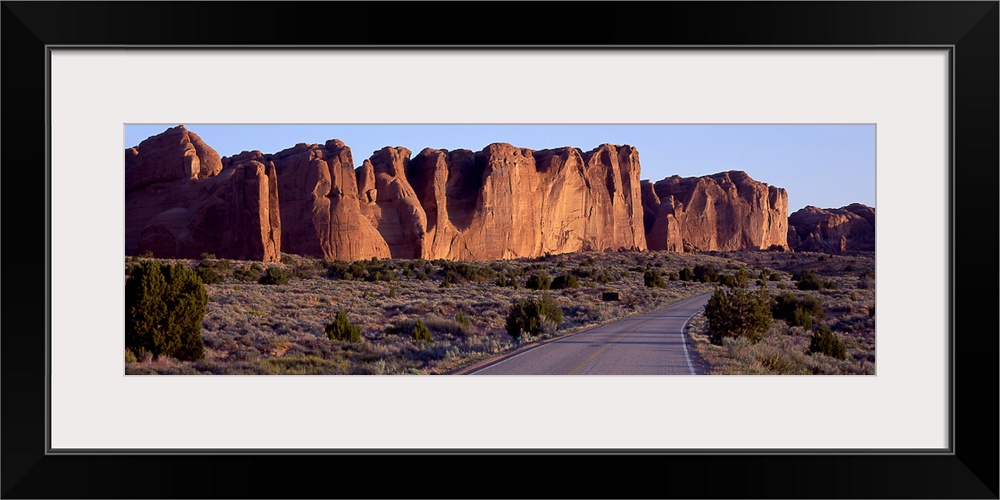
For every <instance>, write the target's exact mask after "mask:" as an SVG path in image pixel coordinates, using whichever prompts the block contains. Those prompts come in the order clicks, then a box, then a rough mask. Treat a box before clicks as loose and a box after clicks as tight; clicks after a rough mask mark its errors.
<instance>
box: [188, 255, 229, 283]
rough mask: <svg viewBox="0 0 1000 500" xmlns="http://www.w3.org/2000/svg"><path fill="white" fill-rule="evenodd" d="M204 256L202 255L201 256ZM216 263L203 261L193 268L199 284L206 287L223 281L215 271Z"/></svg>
mask: <svg viewBox="0 0 1000 500" xmlns="http://www.w3.org/2000/svg"><path fill="white" fill-rule="evenodd" d="M203 255H204V254H203ZM215 266H216V263H215V262H213V261H210V260H203V261H201V262H199V263H198V266H197V267H195V272H197V273H198V277H199V278H201V282H202V283H205V284H207V285H217V284H219V283H222V282H223V281H224V278H223V277H222V275H221V274H219V271H217V270H216V267H215Z"/></svg>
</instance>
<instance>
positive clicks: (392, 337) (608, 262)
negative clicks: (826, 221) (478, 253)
mask: <svg viewBox="0 0 1000 500" xmlns="http://www.w3.org/2000/svg"><path fill="white" fill-rule="evenodd" d="M820 257H822V259H820ZM135 260H137V259H136V258H132V257H127V258H126V263H125V264H126V269H127V267H128V265H129V264H130V263H132V262H134V261H135ZM176 262H183V263H185V264H186V265H189V266H191V267H194V266H197V265H198V263H199V261H197V260H180V261H176ZM256 264H257V265H258V266H260V263H256ZM325 264H326V265H330V263H325ZM461 264H465V265H466V267H465V268H464V269H465V272H469V273H471V274H470V275H474V276H473V279H465V278H459V280H458V281H459V283H457V284H453V285H449V286H445V287H442V284H443V283H444V282H445V275H446V274H447V269H448V268H455V266H457V265H461ZM252 265H254V263H252V262H239V261H233V262H229V263H228V266H227V265H226V263H223V264H221V265H218V266H216V267H217V269H218V272H219V274H220V275H222V276H223V281H222V282H221V283H219V284H208V285H205V287H206V289H207V291H208V295H209V300H208V306H207V310H206V313H205V317H204V320H203V322H202V338H203V339H204V341H205V347H206V348H205V358H204V359H203V360H200V361H196V362H184V361H179V360H175V359H170V358H161V359H159V360H157V361H152V360H150V359H144V360H134V359H127V360H126V373H128V374H154V373H155V374H331V375H340V374H379V375H381V374H390V375H394V374H441V373H448V372H450V371H453V370H455V369H458V368H461V367H463V366H467V365H469V364H471V363H474V362H478V361H481V360H483V359H487V358H491V357H494V356H498V355H502V354H504V353H506V352H509V351H510V350H512V349H514V348H517V347H519V346H520V345H522V344H523V343H524V342H532V341H538V340H544V339H547V338H550V337H552V336H559V335H565V334H567V333H571V332H575V331H579V330H581V329H584V328H589V327H592V326H595V325H598V324H603V323H607V322H610V321H614V320H617V319H620V318H624V317H626V316H630V315H633V314H638V313H643V312H647V311H651V310H654V309H657V308H660V307H663V306H665V305H667V304H669V303H672V302H675V301H677V300H680V299H682V298H685V297H690V296H693V295H697V294H701V293H705V292H710V291H711V290H713V289H714V288H715V284H711V283H696V282H686V281H670V280H667V281H666V288H647V287H645V286H643V272H644V271H645V270H647V269H652V270H655V271H657V272H660V273H661V274H663V275H664V276H665V279H666V277H667V276H669V275H670V274H671V273H676V272H679V271H680V270H681V269H682V268H684V267H688V268H694V267H695V266H698V265H712V266H714V267H716V268H717V269H719V270H720V271H721V272H722V273H726V274H731V273H733V272H734V270H735V269H736V268H738V267H740V266H746V268H747V270H748V271H750V273H751V275H752V276H754V277H755V278H756V277H757V276H758V275H759V274H760V273H761V272H765V273H768V274H770V273H771V272H772V271H774V272H775V273H777V274H778V275H779V277H780V278H781V279H780V281H770V282H767V286H768V287H769V289H771V291H772V293H778V292H780V291H782V289H788V290H790V291H794V292H795V293H796V294H797V295H800V296H801V295H812V296H815V297H817V298H819V299H820V301H821V302H822V303H823V305H824V309H825V311H826V318H825V319H824V320H822V323H823V324H826V325H828V326H829V327H830V328H831V330H834V331H835V332H837V334H838V335H840V336H841V338H843V339H844V341H845V342H846V343H847V348H848V360H846V361H839V360H836V359H833V358H829V357H827V356H824V355H820V354H816V355H809V354H807V353H806V352H807V351H808V346H809V338H810V337H809V333H808V332H805V331H802V329H801V328H789V327H788V326H787V325H785V324H784V322H782V321H775V322H774V324H773V325H772V327H771V330H770V332H769V333H768V335H767V336H766V338H765V340H764V341H763V342H761V343H760V344H756V345H751V344H748V343H746V342H744V341H741V340H736V341H730V342H729V343H728V344H726V345H724V346H714V345H711V344H709V343H708V341H707V335H706V332H705V326H704V321H703V320H702V319H701V316H700V315H699V316H697V317H696V318H695V319H694V320H692V322H691V324H690V327H689V335H690V336H691V338H692V339H693V340H694V343H695V349H696V352H697V353H698V354H700V355H701V357H702V358H704V359H705V361H706V362H708V363H709V364H711V365H712V373H732V374H736V373H740V374H750V373H766V374H775V373H873V372H874V363H875V327H874V324H875V323H874V322H875V320H874V318H873V317H869V308H871V310H872V311H873V310H874V297H875V291H874V280H873V279H870V278H863V279H862V278H861V276H862V275H863V273H865V272H869V271H870V272H874V256H873V255H871V254H868V255H864V254H858V255H844V256H830V255H823V254H811V253H794V254H793V253H772V252H744V253H736V252H733V253H715V252H708V253H672V252H604V253H600V252H590V253H577V254H564V255H555V256H549V257H540V258H536V259H519V260H513V261H491V262H466V263H452V262H446V261H422V260H416V261H409V260H399V259H395V260H385V261H381V262H379V263H378V264H377V265H372V266H371V267H372V268H373V269H375V268H378V269H380V270H381V275H380V278H385V277H391V281H382V280H379V281H366V280H364V279H337V278H331V277H329V276H328V273H327V270H326V268H325V267H324V263H323V262H321V261H320V260H318V259H314V258H309V257H300V256H294V255H285V256H284V257H283V258H282V263H280V264H272V265H274V266H278V267H281V268H283V269H284V270H285V271H286V272H287V273H288V274H289V275H290V276H291V280H290V281H289V283H288V284H285V285H264V284H259V283H258V282H257V278H258V277H259V276H260V275H261V274H262V272H263V268H266V267H267V266H263V267H262V268H260V269H250V267H251V266H252ZM362 267H363V266H362ZM803 269H811V270H813V271H814V272H817V273H818V274H820V275H821V276H822V277H823V278H824V279H828V280H832V281H833V282H835V283H836V285H837V289H835V290H819V291H798V290H795V286H794V282H792V281H790V276H791V274H792V273H794V272H801V271H802V270H803ZM539 272H544V273H547V274H548V275H549V276H550V277H552V278H554V277H556V276H558V275H560V274H563V273H572V274H574V275H576V276H578V278H579V282H580V287H579V288H575V289H563V290H551V291H548V292H539V291H534V290H528V289H525V288H524V284H525V282H526V281H527V279H528V277H530V276H531V275H532V274H535V273H539ZM373 274H374V273H373ZM499 276H511V277H513V278H514V279H516V281H517V282H518V285H519V286H518V287H517V288H512V287H509V286H499V285H498V284H497V277H499ZM605 290H614V291H618V292H620V294H621V300H620V301H617V302H603V301H602V300H601V292H602V291H605ZM541 293H549V294H551V296H552V297H553V298H554V299H555V301H556V302H557V303H558V304H559V305H560V306H561V307H562V309H563V323H562V325H561V328H560V329H559V330H558V331H557V332H556V333H555V334H554V335H549V334H543V335H541V336H540V337H538V338H529V339H522V340H520V341H515V340H514V339H512V338H511V337H510V336H509V335H508V334H507V332H506V330H505V318H506V315H507V311H508V308H509V307H510V304H511V302H512V301H516V300H519V299H522V298H526V297H529V296H533V295H539V294H541ZM339 310H344V311H345V312H346V313H347V316H348V318H349V320H350V321H351V322H352V323H353V324H355V325H358V326H360V327H361V331H362V340H361V342H358V343H353V344H352V343H348V342H343V341H338V340H331V339H330V338H328V337H327V335H326V333H325V331H324V328H325V326H326V325H327V324H328V323H330V322H332V321H333V318H334V316H335V315H336V313H337V311H339ZM459 311H461V312H462V313H463V314H464V315H465V316H467V317H468V318H469V319H470V321H469V323H468V324H467V325H466V324H461V323H459V322H457V321H455V315H456V313H457V312H459ZM418 319H420V320H422V321H423V323H424V324H425V325H427V327H428V328H429V329H430V331H431V334H432V337H433V340H432V341H431V342H420V341H415V340H413V338H412V336H411V333H412V328H413V324H414V323H415V322H416V321H417V320H418Z"/></svg>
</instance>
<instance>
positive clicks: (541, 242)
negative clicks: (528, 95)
mask: <svg viewBox="0 0 1000 500" xmlns="http://www.w3.org/2000/svg"><path fill="white" fill-rule="evenodd" d="M407 176H408V177H409V179H410V183H411V184H410V185H411V186H412V191H413V192H415V193H416V195H417V198H418V199H419V202H420V207H421V208H422V209H423V213H424V214H425V218H424V219H423V221H425V222H424V225H423V226H421V227H419V228H416V229H415V230H414V231H413V232H414V234H416V233H420V234H423V238H422V239H421V240H420V241H421V249H420V250H421V252H420V255H422V256H423V257H425V258H443V259H468V260H486V259H510V258H517V257H535V256H539V255H543V254H545V253H546V252H551V253H565V252H576V251H581V250H617V249H619V248H625V249H632V250H645V249H646V244H645V236H644V234H643V231H642V212H641V206H640V202H639V199H640V198H639V196H638V193H639V191H638V186H639V155H638V152H637V151H636V150H635V149H634V148H632V147H629V146H622V147H617V146H611V145H603V146H601V147H600V148H597V149H595V150H593V151H590V152H587V153H583V152H581V151H580V150H579V149H574V148H568V147H567V148H560V149H552V150H541V151H533V150H530V149H522V148H516V147H514V146H512V145H510V144H504V143H495V144H491V145H489V146H488V147H486V148H485V149H484V150H483V151H480V152H478V153H473V152H471V151H469V150H457V151H447V150H435V149H424V150H423V151H421V152H420V154H418V155H417V156H416V157H415V158H414V159H413V160H412V161H411V162H410V163H409V168H408V169H407ZM414 241H416V240H414Z"/></svg>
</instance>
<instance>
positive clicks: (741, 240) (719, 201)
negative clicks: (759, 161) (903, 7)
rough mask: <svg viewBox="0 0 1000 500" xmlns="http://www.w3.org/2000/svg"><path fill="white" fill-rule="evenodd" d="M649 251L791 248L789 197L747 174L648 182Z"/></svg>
mask: <svg viewBox="0 0 1000 500" xmlns="http://www.w3.org/2000/svg"><path fill="white" fill-rule="evenodd" d="M641 189H642V204H643V209H644V211H645V214H644V222H645V230H646V245H647V246H648V247H649V249H650V250H669V251H675V252H688V251H710V250H719V251H729V250H748V249H760V250H763V249H769V248H780V249H782V250H787V249H788V241H787V235H788V193H787V192H786V191H785V190H784V189H782V188H778V187H775V186H769V185H767V184H765V183H762V182H758V181H755V180H753V179H751V178H750V176H749V175H747V174H746V172H742V171H729V172H722V173H718V174H713V175H706V176H703V177H687V178H682V177H679V176H676V175H675V176H673V177H668V178H666V179H663V180H660V181H657V182H656V183H655V184H654V183H651V182H649V181H643V183H642V186H641Z"/></svg>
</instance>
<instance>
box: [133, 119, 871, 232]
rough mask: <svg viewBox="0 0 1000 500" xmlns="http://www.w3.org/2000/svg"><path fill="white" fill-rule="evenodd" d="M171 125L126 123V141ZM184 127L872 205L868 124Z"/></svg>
mask: <svg viewBox="0 0 1000 500" xmlns="http://www.w3.org/2000/svg"><path fill="white" fill-rule="evenodd" d="M176 125H177V124H159V125H126V126H125V147H132V146H135V145H138V144H139V143H140V142H142V140H143V139H145V138H146V137H149V136H151V135H155V134H158V133H160V132H163V131H164V130H165V129H167V128H169V127H173V126H176ZM184 126H185V127H186V128H187V129H188V130H191V131H192V132H194V133H196V134H198V135H199V136H201V138H202V139H203V140H204V141H205V142H206V143H207V144H208V145H209V146H211V147H212V148H214V149H215V150H216V151H218V152H219V154H220V155H222V156H231V155H234V154H236V153H239V152H241V151H244V150H246V151H250V150H255V149H256V150H260V151H262V152H264V153H274V152H277V151H280V150H282V149H286V148H289V147H292V146H294V145H295V144H296V143H300V142H305V143H319V144H322V143H323V142H325V141H327V140H329V139H334V138H336V139H340V140H342V141H344V143H345V144H347V145H348V146H350V148H351V152H352V154H353V156H354V161H355V163H356V165H355V166H358V165H360V164H361V162H362V161H364V160H365V159H366V158H368V157H369V156H371V154H372V152H374V151H377V150H379V149H381V148H382V147H384V146H404V147H406V148H407V149H409V150H410V151H413V153H414V154H416V153H418V152H419V151H420V150H421V149H423V148H425V147H430V148H435V149H463V148H464V149H471V150H473V151H479V150H481V149H483V147H485V146H487V145H488V144H491V143H494V142H508V143H511V144H513V145H515V146H517V147H522V148H530V149H535V150H538V149H547V148H557V147H562V146H572V147H577V148H580V149H582V150H584V151H589V150H591V149H594V148H596V147H597V146H599V145H601V144H604V143H611V144H629V145H632V146H635V147H636V148H637V149H638V150H639V161H640V164H641V167H642V175H641V177H642V178H643V179H650V180H653V181H657V180H660V179H663V178H665V177H669V176H671V175H675V174H676V175H680V176H683V177H692V176H701V175H708V174H713V173H716V172H723V171H727V170H743V171H745V172H747V173H748V174H750V177H752V178H754V179H756V180H758V181H761V182H766V183H768V184H771V185H774V186H778V187H783V188H785V189H787V190H788V208H789V213H791V212H794V211H795V210H798V209H800V208H802V207H804V206H806V205H815V206H818V207H822V208H836V207H841V206H844V205H847V204H850V203H855V202H857V203H864V204H866V205H869V206H875V126H874V125H200V124H189V123H186V124H184Z"/></svg>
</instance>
